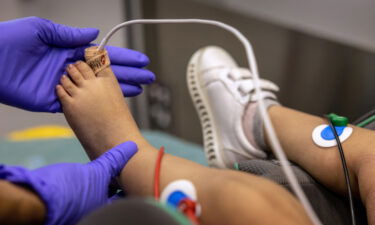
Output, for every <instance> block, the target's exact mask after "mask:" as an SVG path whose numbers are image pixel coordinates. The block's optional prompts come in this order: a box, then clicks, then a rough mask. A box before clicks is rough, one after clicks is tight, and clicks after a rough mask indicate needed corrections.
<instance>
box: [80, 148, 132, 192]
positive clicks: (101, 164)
mask: <svg viewBox="0 0 375 225" xmlns="http://www.w3.org/2000/svg"><path fill="white" fill-rule="evenodd" d="M137 151H138V147H137V145H136V144H135V143H134V142H132V141H127V142H124V143H121V144H119V145H117V146H116V147H114V148H112V149H110V150H108V151H107V152H106V153H104V154H103V155H101V156H100V157H99V158H97V159H95V160H94V161H92V162H89V163H87V166H89V167H91V169H92V170H94V172H96V173H99V174H102V175H103V177H107V178H108V182H109V180H110V179H111V178H114V177H116V176H118V175H119V173H120V172H121V170H122V169H123V168H124V166H125V165H126V163H127V162H128V161H129V160H130V159H131V157H133V155H134V154H135V153H136V152H137ZM107 185H109V183H107Z"/></svg>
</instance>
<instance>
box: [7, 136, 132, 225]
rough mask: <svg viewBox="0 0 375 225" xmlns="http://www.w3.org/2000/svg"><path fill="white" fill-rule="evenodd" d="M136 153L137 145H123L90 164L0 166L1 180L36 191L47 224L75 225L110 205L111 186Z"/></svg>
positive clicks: (130, 143)
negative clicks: (31, 166) (30, 168)
mask: <svg viewBox="0 0 375 225" xmlns="http://www.w3.org/2000/svg"><path fill="white" fill-rule="evenodd" d="M136 152H137V146H136V144H135V143H134V142H125V143H122V144H120V145H118V146H116V147H114V148H112V149H111V150H109V151H108V152H106V153H104V154H103V155H102V156H100V157H99V158H98V159H96V160H94V161H92V162H89V163H87V164H80V163H59V164H54V165H50V166H46V167H42V168H40V169H36V170H32V171H30V170H27V169H25V168H22V167H18V166H4V165H0V179H5V180H8V181H10V182H12V183H15V184H22V185H26V186H29V187H30V188H31V189H33V190H34V191H35V192H36V193H37V194H38V195H39V196H40V197H41V199H42V200H43V201H44V203H45V204H46V207H47V218H46V222H45V224H51V225H58V224H75V223H77V222H78V221H79V219H80V218H81V217H83V216H84V215H86V214H87V213H89V212H90V211H92V210H94V209H96V208H98V207H100V206H102V205H104V204H106V203H108V202H109V201H110V200H109V196H108V186H109V183H110V182H111V179H112V178H115V177H116V176H118V175H119V173H120V171H121V169H122V168H123V167H124V166H125V164H126V163H127V161H128V160H129V159H130V158H131V157H132V156H133V155H134V154H135V153H136Z"/></svg>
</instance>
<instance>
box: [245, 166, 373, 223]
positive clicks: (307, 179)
mask: <svg viewBox="0 0 375 225" xmlns="http://www.w3.org/2000/svg"><path fill="white" fill-rule="evenodd" d="M291 166H292V169H293V171H294V173H295V174H296V176H297V179H298V182H299V184H300V185H301V187H302V189H303V190H304V192H305V194H306V195H307V197H308V199H309V200H310V202H311V204H312V207H313V208H314V210H315V212H316V213H317V215H318V217H319V218H320V219H321V221H322V223H323V224H325V225H331V224H332V225H339V224H342V225H350V224H351V217H350V208H349V201H348V199H347V198H346V197H343V196H340V195H338V194H336V193H334V192H332V191H330V190H328V189H327V188H325V187H324V186H323V185H321V184H320V183H318V182H317V181H316V180H314V178H313V177H312V176H310V175H309V174H308V173H307V172H306V171H304V170H303V169H301V168H300V167H298V166H296V165H293V164H292V165H291ZM238 169H239V170H241V171H245V172H248V173H252V174H255V175H259V176H262V177H265V178H268V179H270V180H272V181H274V182H276V183H278V184H280V185H282V186H283V187H285V188H286V189H288V190H289V191H290V192H292V191H291V187H290V184H289V182H288V181H287V179H286V177H285V175H284V174H283V172H282V170H281V166H280V164H279V163H278V162H277V161H275V160H258V159H255V160H248V161H244V162H240V163H239V164H238ZM292 193H293V192H292ZM355 210H356V220H357V224H358V225H360V224H367V219H366V212H365V209H364V206H363V205H362V203H361V201H360V200H357V201H356V202H355Z"/></svg>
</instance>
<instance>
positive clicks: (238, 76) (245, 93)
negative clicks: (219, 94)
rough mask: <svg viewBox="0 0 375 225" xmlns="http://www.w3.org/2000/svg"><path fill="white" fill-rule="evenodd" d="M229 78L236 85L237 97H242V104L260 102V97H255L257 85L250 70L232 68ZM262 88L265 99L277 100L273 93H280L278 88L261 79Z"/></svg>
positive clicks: (229, 70) (229, 71)
mask: <svg viewBox="0 0 375 225" xmlns="http://www.w3.org/2000/svg"><path fill="white" fill-rule="evenodd" d="M227 78H228V79H229V80H231V81H232V82H233V85H235V87H236V88H235V90H237V92H236V93H237V95H238V96H239V97H240V99H241V102H242V103H248V102H249V101H256V100H258V99H259V98H258V96H257V95H255V85H254V82H253V80H252V78H253V77H252V74H251V72H250V71H249V70H248V69H245V68H238V67H234V68H230V69H228V71H227ZM260 84H261V88H262V89H263V94H264V97H270V98H274V99H276V96H275V95H274V94H273V93H272V92H276V91H278V87H277V86H276V85H275V84H274V83H272V82H270V81H267V80H263V79H261V81H260Z"/></svg>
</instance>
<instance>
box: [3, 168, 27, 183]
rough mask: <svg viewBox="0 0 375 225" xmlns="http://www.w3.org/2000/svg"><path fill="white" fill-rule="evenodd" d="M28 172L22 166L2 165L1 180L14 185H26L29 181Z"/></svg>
mask: <svg viewBox="0 0 375 225" xmlns="http://www.w3.org/2000/svg"><path fill="white" fill-rule="evenodd" d="M27 176H28V171H27V170H26V169H25V168H23V167H20V166H6V165H0V179H1V180H7V181H9V182H12V183H24V182H25V180H27V179H26V178H25V177H27Z"/></svg>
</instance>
